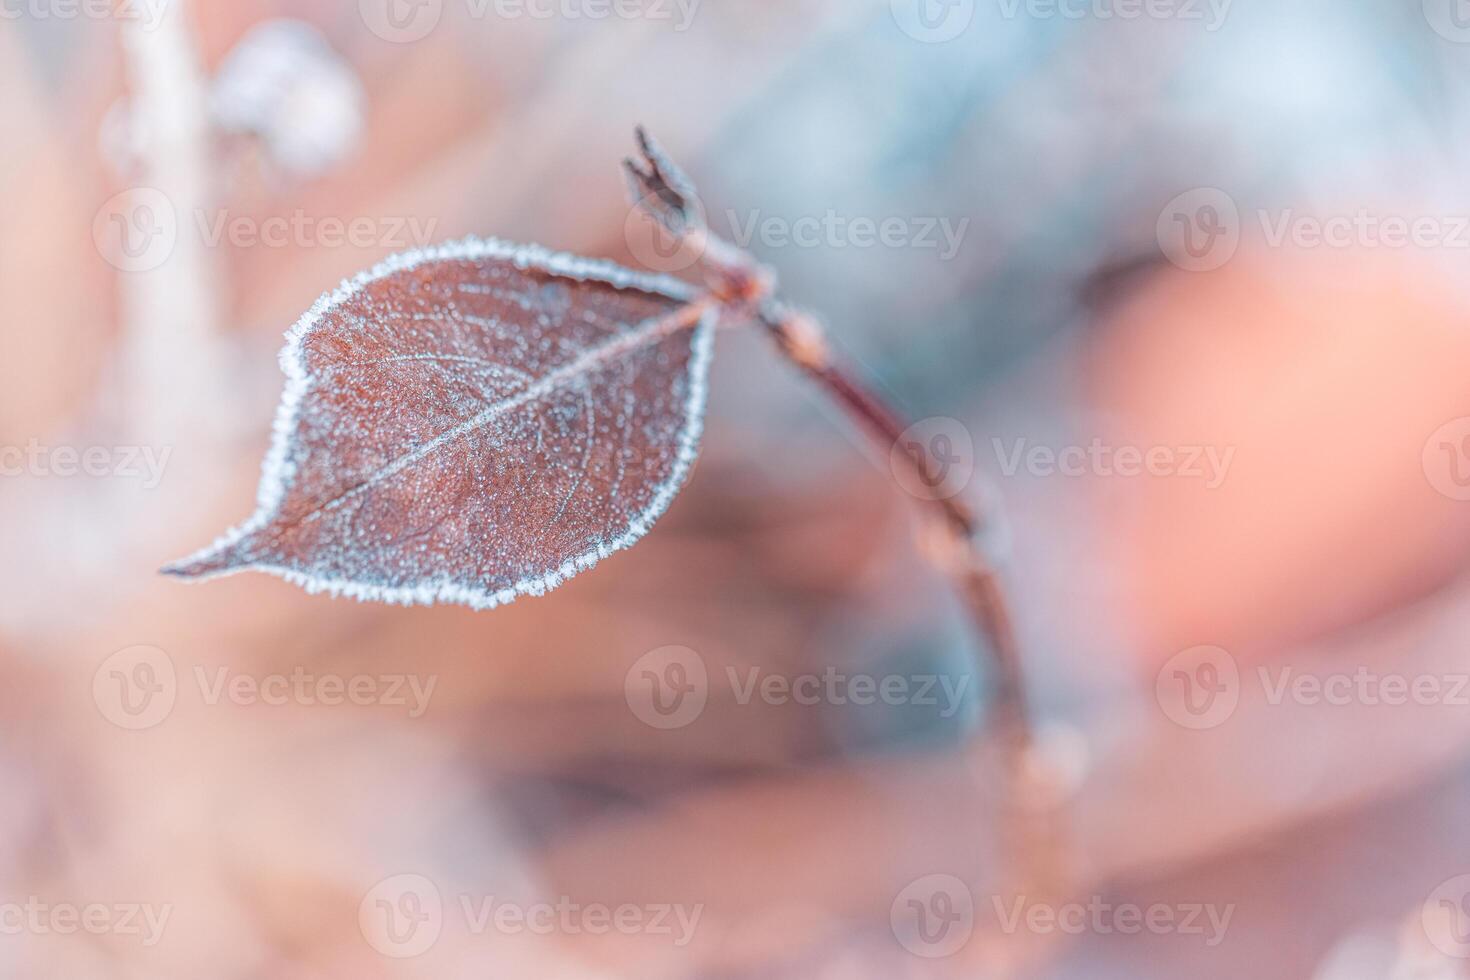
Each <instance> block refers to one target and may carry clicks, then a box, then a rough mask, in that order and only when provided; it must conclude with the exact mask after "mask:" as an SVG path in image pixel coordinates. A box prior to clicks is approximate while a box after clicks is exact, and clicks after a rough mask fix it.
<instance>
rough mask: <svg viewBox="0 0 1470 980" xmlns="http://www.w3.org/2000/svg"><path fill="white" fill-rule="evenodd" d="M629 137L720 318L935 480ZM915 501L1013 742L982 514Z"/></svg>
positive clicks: (1010, 648) (663, 168) (690, 194)
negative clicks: (977, 636) (981, 642)
mask: <svg viewBox="0 0 1470 980" xmlns="http://www.w3.org/2000/svg"><path fill="white" fill-rule="evenodd" d="M637 137H638V149H639V153H640V155H641V159H640V160H636V161H635V160H626V161H624V170H625V174H626V176H627V178H628V183H629V188H630V190H631V192H632V196H633V199H634V201H635V205H634V206H635V207H641V208H643V209H644V210H646V211H647V212H648V213H649V214H651V215H653V216H654V217H655V218H656V219H657V220H658V223H659V225H660V227H662V228H663V230H664V231H665V232H666V233H667V234H668V235H670V236H671V237H672V238H673V239H675V240H681V242H682V243H683V244H686V245H689V246H690V247H691V250H692V251H693V252H694V253H695V254H697V255H699V257H700V258H699V269H700V271H701V272H702V273H703V274H704V277H705V281H706V284H707V285H708V288H709V295H710V296H711V297H712V298H713V299H714V300H716V301H718V302H719V303H720V305H721V306H722V308H723V309H722V312H723V314H724V316H725V318H726V319H731V320H742V319H743V320H749V319H754V320H757V321H759V322H760V323H761V324H762V325H764V327H765V328H766V330H767V331H769V333H770V334H771V336H772V338H773V339H775V341H776V345H777V347H779V348H780V350H781V352H782V353H783V354H785V355H786V358H787V359H788V360H790V361H791V362H792V363H793V364H795V365H796V366H797V367H798V368H800V369H801V370H802V372H803V373H805V374H806V375H807V377H809V378H811V379H812V380H813V381H815V382H817V384H818V385H820V386H821V388H822V389H823V390H824V391H825V392H827V394H828V395H829V396H830V397H831V398H832V400H833V401H835V402H836V403H837V404H838V405H839V406H841V408H842V409H843V411H844V412H846V413H847V415H848V416H849V417H850V418H852V419H853V420H854V421H855V422H856V423H857V425H858V427H859V428H860V429H861V430H862V431H863V432H864V433H866V434H867V435H868V437H869V438H870V439H872V441H873V443H874V445H875V446H876V447H877V449H878V451H879V453H880V455H882V456H884V457H887V458H889V459H891V460H893V461H894V463H895V465H899V466H907V467H910V468H911V473H910V474H909V475H910V476H911V477H912V478H913V479H914V480H915V481H916V482H915V483H914V484H913V485H915V486H923V487H933V488H940V487H942V486H943V484H944V473H945V471H944V468H943V467H941V466H939V465H938V461H937V460H935V459H934V457H933V456H932V454H931V450H930V447H928V446H922V445H921V446H918V447H916V448H915V447H909V446H904V447H903V448H902V449H901V450H900V451H898V452H894V448H895V447H897V446H899V443H900V441H901V439H902V437H903V434H904V432H905V431H907V429H908V427H909V426H908V424H907V423H906V422H905V420H904V418H903V417H902V416H901V415H900V414H899V413H898V412H897V411H895V410H894V409H893V408H892V406H890V405H889V404H888V403H887V401H885V400H884V399H883V398H882V396H880V395H879V394H878V393H877V391H876V390H875V389H874V388H873V386H872V385H869V384H866V383H865V382H864V380H863V378H862V376H861V374H860V373H859V372H858V371H857V370H855V369H854V368H853V367H852V366H851V365H848V364H846V363H844V362H843V360H842V359H840V358H839V357H837V356H836V355H835V354H834V352H833V351H832V349H831V347H830V345H829V344H828V343H827V339H826V334H825V331H823V329H822V327H821V325H820V324H819V323H818V322H817V320H816V319H815V318H814V317H812V316H810V315H808V314H806V313H802V312H800V311H798V310H794V309H792V308H790V307H788V306H786V305H785V304H784V303H781V302H779V301H778V300H777V299H776V298H775V293H776V275H775V273H774V272H773V271H772V270H770V269H768V268H766V267H765V266H762V265H761V264H760V263H759V262H757V261H756V260H755V258H754V256H752V255H750V254H749V253H748V252H745V251H743V250H742V249H739V248H737V247H735V246H734V245H732V244H730V243H729V242H726V241H724V240H723V239H721V238H720V237H718V236H717V235H715V234H713V233H711V232H710V230H709V229H708V227H706V225H705V224H704V221H703V217H702V216H703V213H704V212H703V209H702V208H701V207H700V206H699V203H698V201H697V200H696V199H695V196H694V187H693V184H692V183H691V182H690V180H689V178H688V177H687V176H685V174H684V173H683V171H681V170H680V169H679V168H678V166H677V165H676V164H674V162H673V161H672V160H670V159H669V157H668V155H667V154H665V153H664V152H663V150H662V149H661V148H660V147H659V145H658V144H657V143H656V142H654V141H653V140H652V139H651V138H650V137H649V136H648V134H647V133H645V132H644V131H643V130H642V129H641V128H640V129H639V130H638V133H637ZM911 449H914V451H911ZM951 489H954V488H951ZM916 499H919V500H920V502H921V503H922V505H923V510H924V513H925V514H926V515H927V516H928V518H929V520H928V521H927V522H926V525H925V532H926V533H925V534H924V535H923V536H922V538H921V541H922V543H923V545H924V552H925V554H926V555H927V556H928V557H929V558H930V560H931V561H933V562H934V563H935V564H936V565H937V566H938V567H939V568H940V570H941V571H943V572H944V573H945V574H946V575H947V576H948V577H949V578H950V580H951V581H952V582H953V583H954V587H955V591H956V592H957V593H958V594H959V596H960V598H961V600H962V601H963V602H964V604H965V608H966V610H967V611H968V613H969V615H970V618H971V619H972V620H973V621H974V622H975V624H976V626H977V627H978V628H979V630H980V633H981V634H982V635H983V637H984V638H985V640H986V642H987V644H988V646H989V652H990V656H991V660H992V662H993V663H994V666H995V677H994V679H993V681H994V685H995V690H996V699H995V702H996V714H995V717H996V720H997V721H998V722H999V723H1000V725H1001V726H1002V728H1003V729H1004V730H1006V731H1008V732H1009V733H1012V734H1014V735H1015V736H1017V742H1018V743H1024V741H1025V740H1026V730H1027V729H1026V714H1027V712H1026V707H1025V703H1026V700H1025V690H1024V684H1023V677H1022V672H1021V660H1020V653H1019V650H1018V648H1017V644H1016V637H1015V630H1014V627H1013V625H1012V622H1011V615H1010V610H1009V607H1008V605H1007V603H1006V600H1005V594H1004V590H1003V589H1002V587H1001V583H1000V579H999V577H998V575H997V573H996V571H995V569H994V567H993V566H992V564H991V562H990V560H989V559H988V558H987V557H986V555H985V553H984V551H983V549H982V548H981V547H980V542H979V532H980V530H981V524H980V521H979V519H978V518H977V517H976V515H975V512H974V511H973V510H971V509H970V507H969V506H968V505H966V504H965V503H964V501H963V500H962V499H961V498H960V496H959V494H958V493H957V492H953V493H941V492H936V493H934V494H932V495H926V496H922V497H917V498H916Z"/></svg>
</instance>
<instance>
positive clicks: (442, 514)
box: [165, 239, 714, 608]
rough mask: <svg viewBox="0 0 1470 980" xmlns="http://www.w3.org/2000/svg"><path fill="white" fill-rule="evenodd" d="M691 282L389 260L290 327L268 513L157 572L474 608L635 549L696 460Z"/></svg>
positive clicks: (513, 260)
mask: <svg viewBox="0 0 1470 980" xmlns="http://www.w3.org/2000/svg"><path fill="white" fill-rule="evenodd" d="M691 300H692V297H691V294H690V290H689V288H688V287H687V286H685V285H683V284H681V283H679V282H677V281H675V280H671V279H665V278H661V277H653V276H645V275H640V274H638V273H635V272H630V271H628V270H626V269H623V268H621V267H618V266H615V265H612V264H609V263H604V262H593V261H589V260H586V259H579V258H576V257H573V256H566V255H557V254H553V253H550V252H547V251H544V250H542V249H539V248H533V247H523V246H514V245H508V244H505V243H502V242H495V241H481V240H475V239H469V240H466V241H462V242H455V243H451V244H447V245H443V246H439V247H437V248H434V249H429V250H423V251H415V252H408V253H404V254H402V255H399V256H395V257H393V258H391V259H389V260H387V261H386V262H384V263H383V264H381V265H379V266H378V267H377V268H374V269H373V270H371V271H370V272H367V273H364V274H363V275H361V276H358V277H357V278H356V279H354V280H352V281H350V282H347V283H344V284H343V285H342V286H341V288H339V289H338V290H337V291H336V292H334V293H331V294H330V295H327V296H324V297H323V298H322V299H320V300H319V301H318V302H317V304H316V305H315V306H314V307H313V308H312V309H311V311H310V312H308V313H307V314H306V315H305V316H304V317H302V319H301V321H300V322H299V323H297V324H296V326H295V328H293V329H292V330H291V332H290V333H289V334H288V335H287V342H286V347H285V350H283V351H282V353H281V364H282V367H283V368H284V370H285V372H286V375H287V385H286V393H285V396H284V398H283V399H282V403H281V407H280V411H279V414H278V415H277V418H276V430H275V439H274V443H273V445H272V447H271V451H270V454H269V455H268V456H267V458H266V461H265V464H264V467H263V472H262V477H261V484H260V491H259V502H258V508H257V510H256V513H255V515H254V516H253V517H251V518H250V520H248V521H247V522H246V523H245V524H244V525H243V526H241V527H240V528H237V529H236V530H234V531H231V532H230V533H229V534H227V535H225V536H224V537H223V538H221V539H220V540H219V541H218V542H216V543H215V544H214V545H213V546H211V547H210V548H208V549H206V550H204V551H202V552H200V553H199V554H197V555H195V556H194V557H192V558H188V559H186V560H184V561H181V562H179V563H177V564H175V565H172V566H170V567H168V568H166V569H165V571H167V572H170V573H171V574H175V575H181V576H188V577H193V576H203V575H213V574H219V573H226V572H233V571H239V570H242V569H247V568H256V569H261V570H263V571H268V572H273V573H276V574H278V575H281V576H283V577H285V578H286V579H288V580H290V581H292V582H296V583H298V584H300V585H302V586H304V587H305V588H307V589H308V590H310V591H317V590H325V591H328V592H331V593H333V594H339V593H340V594H347V595H352V596H356V597H358V598H362V599H377V600H383V601H390V602H404V603H413V602H425V603H429V602H435V601H443V602H458V603H464V604H466V605H470V606H474V607H477V608H482V607H489V606H494V605H497V604H499V603H502V602H508V601H510V600H511V599H514V598H515V597H516V596H518V595H522V594H525V593H531V594H535V595H539V594H540V593H542V592H544V591H546V590H547V589H550V588H553V587H555V586H556V585H559V584H560V583H561V582H562V581H564V580H565V579H567V578H568V577H570V576H571V575H574V574H576V573H577V572H579V571H581V570H583V569H586V568H589V567H591V566H592V565H593V564H594V563H596V562H597V561H598V559H600V558H604V557H606V556H607V555H609V554H611V553H612V552H613V551H616V550H617V549H619V548H624V547H627V546H628V545H630V544H632V543H633V542H634V541H636V540H637V539H638V538H639V537H641V536H642V535H643V534H644V533H645V532H646V531H647V530H648V529H649V527H650V526H651V525H652V523H653V521H654V520H655V519H656V518H657V517H658V516H659V514H661V513H662V512H663V510H664V508H665V507H667V505H668V503H669V501H670V500H671V499H672V498H673V496H674V494H675V493H676V492H677V491H678V488H679V486H680V484H681V483H682V482H683V480H684V477H685V475H686V473H687V471H688V469H689V466H690V464H691V462H692V461H693V459H694V455H695V451H696V447H697V444H698V439H699V431H700V424H701V416H702V413H703V409H704V399H705V377H706V374H707V371H708V364H709V357H710V351H711V346H712V342H713V331H714V323H713V313H712V312H710V311H709V310H708V309H707V308H706V306H705V305H703V304H700V303H694V302H691Z"/></svg>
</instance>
